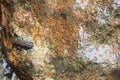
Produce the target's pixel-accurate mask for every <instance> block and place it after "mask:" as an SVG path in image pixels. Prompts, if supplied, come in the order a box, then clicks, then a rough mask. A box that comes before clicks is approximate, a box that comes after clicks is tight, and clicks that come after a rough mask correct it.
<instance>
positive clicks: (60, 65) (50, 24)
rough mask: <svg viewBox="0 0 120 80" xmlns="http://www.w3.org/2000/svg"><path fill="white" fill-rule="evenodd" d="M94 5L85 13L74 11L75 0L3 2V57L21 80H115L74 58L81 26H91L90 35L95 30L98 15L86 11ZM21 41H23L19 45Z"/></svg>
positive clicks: (90, 5)
mask: <svg viewBox="0 0 120 80" xmlns="http://www.w3.org/2000/svg"><path fill="white" fill-rule="evenodd" d="M94 1H95V0H92V1H91V2H90V3H89V4H88V6H87V8H85V11H83V10H81V11H77V10H76V11H74V10H73V5H74V3H75V0H38V1H37V0H28V1H26V0H18V1H17V0H13V1H12V0H2V1H1V2H2V4H1V9H2V19H3V20H2V26H3V31H2V43H3V54H4V55H5V58H6V59H7V61H8V63H9V65H10V66H11V68H12V69H13V71H14V72H15V73H16V74H17V76H18V77H19V78H20V79H21V80H51V79H56V80H63V79H64V80H78V79H81V80H100V79H101V80H106V79H108V80H115V78H114V77H113V76H115V75H114V71H113V74H112V76H111V75H109V74H105V73H104V72H102V70H103V69H102V68H101V66H100V65H99V64H96V63H92V62H85V61H82V60H81V58H79V57H76V56H75V55H76V53H77V49H78V40H79V41H80V40H81V39H78V38H79V27H78V26H79V24H82V23H83V22H84V21H86V23H87V22H88V29H87V30H88V31H91V32H92V29H94V28H96V26H94V25H93V24H92V25H91V23H92V22H94V21H93V19H94V17H91V15H90V14H95V15H96V11H97V10H89V11H87V9H88V8H89V7H92V5H93V2H94ZM83 2H84V1H83ZM98 2H99V1H98ZM100 2H101V0H100ZM100 2H99V3H100ZM81 3H82V2H81ZM102 3H103V2H102ZM101 5H102V4H101ZM103 5H106V4H103ZM86 12H89V13H90V14H89V13H88V14H87V13H86ZM89 15H90V16H89ZM96 16H97V15H96ZM91 19H92V20H91ZM89 21H91V22H89ZM95 24H96V23H95ZM91 27H92V28H91ZM97 28H98V27H97ZM113 29H116V27H113ZM96 30H97V29H96ZM98 31H99V29H98ZM110 31H111V30H110ZM108 32H109V31H108ZM113 32H114V31H113ZM118 32H119V31H118ZM101 33H102V32H99V33H98V34H101ZM96 34H97V32H96ZM110 35H111V34H110ZM102 36H104V35H102ZM96 37H99V36H98V35H97V36H96ZM117 37H118V36H117ZM20 38H23V39H24V40H22V41H20V42H19V39H20ZM104 38H105V36H104ZM113 38H114V37H113ZM94 39H96V38H94ZM110 39H111V38H109V40H110ZM92 40H93V37H92ZM102 40H103V39H102ZM102 40H101V38H100V39H99V41H100V42H101V41H102ZM105 41H108V40H105ZM24 42H25V44H23V43H24ZM26 43H27V45H26ZM29 43H30V44H31V43H33V45H34V46H32V47H31V45H29ZM28 46H30V47H28ZM26 48H27V49H26ZM81 48H82V47H81ZM93 64H94V65H93ZM108 71H109V70H106V72H108ZM110 71H111V70H110ZM118 71H119V70H118ZM118 73H119V72H118ZM118 76H119V75H118ZM118 76H115V77H118ZM118 78H119V77H118ZM116 79H117V78H116Z"/></svg>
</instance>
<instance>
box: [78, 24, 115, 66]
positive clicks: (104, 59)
mask: <svg viewBox="0 0 120 80" xmlns="http://www.w3.org/2000/svg"><path fill="white" fill-rule="evenodd" d="M85 33H86V32H85V31H84V29H83V27H82V26H80V32H79V35H80V38H81V42H79V43H80V44H79V45H80V46H79V45H78V46H79V47H83V49H80V50H78V55H83V56H86V57H87V58H88V59H89V60H90V61H93V62H96V63H109V64H111V65H114V64H115V63H116V56H115V55H114V53H113V50H112V48H111V46H109V45H104V44H97V43H95V42H94V43H92V42H89V41H88V40H87V35H86V34H87V33H86V34H85ZM83 38H84V39H83ZM103 66H105V65H103Z"/></svg>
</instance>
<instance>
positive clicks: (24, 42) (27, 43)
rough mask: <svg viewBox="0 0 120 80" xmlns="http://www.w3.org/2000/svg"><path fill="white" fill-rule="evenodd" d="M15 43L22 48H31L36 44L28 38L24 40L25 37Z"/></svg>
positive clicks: (18, 47)
mask: <svg viewBox="0 0 120 80" xmlns="http://www.w3.org/2000/svg"><path fill="white" fill-rule="evenodd" d="M13 44H14V45H15V46H16V48H17V49H19V50H22V49H25V50H29V49H32V48H33V46H34V44H33V43H32V42H30V41H28V40H24V39H23V38H18V39H17V40H16V41H15V42H13Z"/></svg>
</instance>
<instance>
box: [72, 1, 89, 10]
mask: <svg viewBox="0 0 120 80" xmlns="http://www.w3.org/2000/svg"><path fill="white" fill-rule="evenodd" d="M81 2H82V0H76V2H75V4H74V7H73V8H74V9H75V8H79V7H80V8H81V9H85V7H86V6H87V4H88V2H89V0H84V2H83V3H81Z"/></svg>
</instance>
